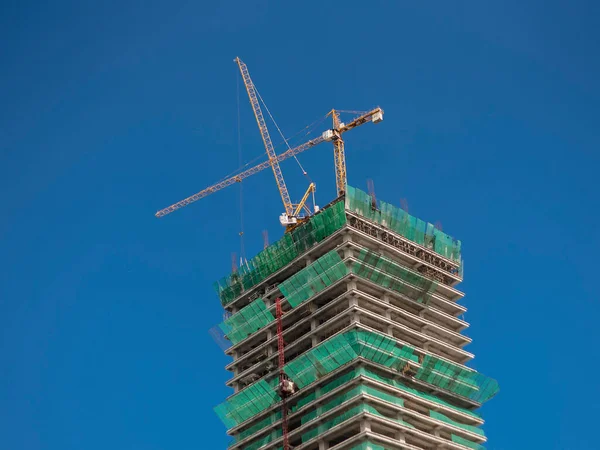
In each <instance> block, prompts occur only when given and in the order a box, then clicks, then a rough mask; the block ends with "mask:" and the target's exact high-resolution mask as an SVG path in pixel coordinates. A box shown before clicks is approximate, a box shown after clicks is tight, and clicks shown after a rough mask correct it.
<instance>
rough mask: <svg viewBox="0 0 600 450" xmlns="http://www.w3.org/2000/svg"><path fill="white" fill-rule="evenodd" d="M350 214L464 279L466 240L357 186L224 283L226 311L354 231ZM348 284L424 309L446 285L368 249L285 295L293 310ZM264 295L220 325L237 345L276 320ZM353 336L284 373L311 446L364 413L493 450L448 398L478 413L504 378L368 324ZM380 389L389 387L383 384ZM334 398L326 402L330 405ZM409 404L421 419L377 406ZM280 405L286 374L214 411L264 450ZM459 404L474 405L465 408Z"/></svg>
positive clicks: (276, 429) (311, 353)
mask: <svg viewBox="0 0 600 450" xmlns="http://www.w3.org/2000/svg"><path fill="white" fill-rule="evenodd" d="M347 214H350V215H352V214H354V215H357V216H360V217H362V218H364V219H366V220H368V221H371V222H373V223H374V224H377V225H379V226H381V227H383V228H386V229H388V230H391V231H392V232H394V233H397V234H398V235H400V236H402V237H403V238H405V239H407V240H410V241H412V242H414V243H415V244H418V245H421V246H423V247H424V248H426V249H429V250H430V251H434V252H435V253H437V254H439V255H441V256H442V257H444V258H447V259H448V260H451V261H453V262H454V263H458V265H459V273H460V270H461V269H462V267H463V263H462V259H461V253H460V252H461V243H460V241H458V240H455V239H453V238H452V237H450V236H448V235H447V234H445V233H443V232H441V231H440V230H439V229H437V228H435V227H434V226H433V225H431V224H429V223H426V222H424V221H422V220H420V219H416V218H414V217H413V216H410V215H409V214H408V213H406V211H404V210H402V209H400V208H397V207H395V206H393V205H391V204H388V203H385V202H379V203H378V204H375V203H373V202H372V199H371V197H370V196H369V195H368V194H366V193H365V192H362V191H360V190H358V189H355V188H352V187H350V186H348V188H347V191H346V195H345V198H344V200H343V201H336V202H334V203H333V204H331V205H330V206H329V207H327V208H325V209H323V210H322V211H320V212H319V213H318V214H316V215H315V216H313V217H311V218H310V219H309V220H308V221H307V222H305V223H303V224H302V225H300V226H298V227H297V228H295V229H294V230H293V231H292V232H290V233H288V234H286V235H284V236H283V238H282V239H280V240H279V241H277V242H276V243H274V244H273V245H271V246H269V247H267V248H266V249H265V250H263V251H262V252H260V253H259V254H258V255H256V256H255V257H254V258H252V259H251V260H250V261H248V263H247V264H245V265H243V266H242V267H241V268H240V269H239V270H238V271H237V272H235V273H232V274H231V275H229V276H227V277H224V278H223V279H221V280H220V281H219V282H217V283H215V288H216V290H217V292H218V293H219V297H220V299H221V303H222V304H223V305H224V306H226V305H228V304H229V303H231V302H232V301H233V300H235V299H236V298H237V297H239V295H240V294H241V293H243V292H244V291H247V290H249V289H252V288H253V287H255V286H256V285H258V284H259V283H261V282H263V281H264V280H265V279H266V278H268V277H270V276H271V275H273V274H275V273H277V272H278V271H280V270H281V269H282V268H284V267H285V266H287V265H288V264H290V263H291V262H292V261H293V260H295V259H296V258H298V257H300V256H301V255H303V254H304V253H306V251H307V250H309V249H310V248H311V247H313V246H315V245H316V244H318V243H319V242H321V241H323V240H324V239H325V238H327V237H328V236H331V235H333V234H334V233H336V232H337V231H339V230H341V229H342V228H344V227H345V226H346V224H347V223H348V222H347V221H348V216H347ZM429 255H432V253H431V252H430V253H429ZM448 264H449V266H448V267H455V266H451V263H450V262H448ZM349 276H350V277H354V278H356V279H359V280H360V279H362V280H366V281H369V282H371V283H373V284H376V285H378V286H381V287H382V288H385V289H386V290H389V291H393V292H396V293H399V294H401V295H402V296H403V297H404V298H405V299H409V300H412V301H414V302H418V303H421V304H423V305H428V304H429V303H430V302H431V301H432V299H433V298H434V296H436V294H435V292H436V290H437V289H438V284H437V282H436V281H434V280H432V279H431V278H428V277H426V276H424V275H423V274H422V273H419V272H417V271H414V270H412V269H409V268H407V267H404V266H402V265H400V264H398V263H396V262H395V261H393V260H392V259H390V258H387V257H385V256H383V255H382V254H380V253H377V252H374V251H372V250H366V249H360V248H359V249H358V251H356V250H354V251H353V253H352V254H351V255H348V254H346V257H345V258H342V257H341V256H340V252H338V251H337V250H331V251H329V252H328V253H325V254H324V255H322V256H321V257H319V258H317V259H316V260H315V261H313V262H312V263H311V264H309V265H308V266H307V267H305V268H303V269H302V270H300V271H298V272H296V273H295V274H294V275H293V276H291V277H289V278H287V279H286V280H285V281H283V282H281V283H280V284H279V285H278V289H279V291H280V292H281V294H282V295H283V296H284V299H285V301H287V303H288V305H289V307H290V308H292V310H293V309H295V308H298V306H300V305H302V304H304V303H306V302H307V301H309V300H311V299H312V298H314V297H315V296H316V295H317V294H319V293H321V292H323V291H324V290H326V289H327V288H329V287H331V286H333V285H334V284H336V283H337V282H339V281H341V280H342V279H344V278H346V277H349ZM336 292H337V291H336ZM259 295H260V293H256V294H255V295H254V296H253V300H251V302H250V303H249V304H248V305H246V306H245V307H243V308H242V309H240V310H239V311H238V312H236V313H235V314H232V315H231V316H229V317H228V318H227V319H225V320H224V321H223V322H222V323H221V324H219V325H218V326H217V327H215V328H216V329H217V328H218V330H220V332H222V333H223V334H224V335H225V336H226V338H227V340H228V341H229V342H231V343H232V344H233V345H236V344H238V343H240V342H242V341H244V340H245V339H247V338H248V337H249V336H251V335H252V334H254V333H257V332H259V331H260V330H263V329H264V328H266V327H268V326H270V325H272V324H273V323H274V322H275V316H274V314H273V313H272V312H271V311H270V310H269V307H268V306H267V303H265V301H263V299H262V298H256V297H258V296H259ZM349 328H352V329H350V330H349V331H344V332H340V333H338V334H336V335H334V336H333V337H330V338H328V339H327V340H325V341H323V342H321V343H319V344H318V345H315V344H314V343H313V347H312V348H310V349H309V350H307V351H306V352H304V353H301V354H300V355H298V356H295V355H294V356H293V359H292V360H291V361H288V362H287V364H285V366H284V367H283V370H284V372H285V374H286V376H287V377H289V379H290V380H291V381H293V382H294V384H295V385H296V387H297V388H298V390H299V392H298V393H297V394H296V395H294V397H293V399H291V403H290V404H291V405H292V406H291V410H290V413H292V414H294V415H295V416H294V417H295V418H294V420H295V421H296V422H295V423H296V424H299V425H295V426H296V427H297V426H302V427H303V429H302V431H299V433H301V434H300V435H299V437H300V439H301V441H302V443H306V442H308V441H310V440H312V439H314V438H315V437H317V436H318V435H319V434H321V433H323V432H325V431H327V430H329V429H330V428H331V427H334V426H336V425H338V424H341V423H342V422H345V421H346V420H350V419H352V418H355V417H356V416H358V415H361V414H370V415H375V416H378V417H382V418H385V419H387V420H392V421H395V422H396V423H398V424H400V425H402V426H404V427H408V428H414V427H415V426H414V425H413V424H411V423H409V422H413V420H411V419H410V417H409V416H411V414H420V415H421V416H424V414H427V415H426V416H424V417H428V418H429V419H428V420H431V419H433V420H435V421H438V422H442V423H445V424H448V425H449V426H451V427H454V428H451V429H452V430H454V431H452V432H448V433H447V434H446V436H447V437H448V436H449V437H448V439H451V440H452V442H455V443H456V444H460V445H463V446H467V447H469V448H472V449H475V450H483V449H484V447H482V446H481V445H480V444H478V443H476V442H473V441H471V440H469V439H467V437H469V436H472V434H471V435H470V434H469V433H474V434H475V435H478V436H480V437H482V438H483V437H484V433H483V431H482V430H481V428H479V426H477V425H473V424H479V423H481V419H480V416H479V415H478V413H476V412H474V411H472V410H471V409H468V408H465V407H462V406H458V405H456V404H452V403H450V402H449V401H447V400H445V399H450V400H451V399H452V397H453V396H455V395H456V396H459V397H462V398H463V400H465V401H470V402H472V403H471V404H473V405H474V406H475V405H476V404H479V405H480V404H482V403H484V402H486V401H488V400H489V399H491V398H492V397H493V396H495V395H496V393H497V392H498V390H499V388H498V383H497V382H496V381H495V380H493V379H491V378H488V377H485V376H484V375H482V374H480V373H478V372H476V371H475V370H473V369H469V368H467V367H465V366H462V365H460V364H455V363H453V362H451V361H449V360H445V359H443V358H440V357H437V356H435V355H432V354H428V353H426V352H425V351H423V350H416V349H415V348H413V347H411V346H410V345H403V344H402V343H399V342H398V341H396V340H395V339H394V338H392V337H390V336H388V335H385V334H383V333H381V332H376V331H371V330H372V329H368V330H367V329H365V327H364V326H362V325H360V324H358V325H356V326H355V327H349ZM346 330H348V328H347V329H346ZM358 361H361V362H360V363H359V362H358ZM363 364H366V365H363ZM377 366H381V367H379V368H377ZM334 372H335V373H334ZM263 373H264V372H263ZM325 377H328V378H329V381H328V382H327V384H325V385H323V386H321V385H320V382H321V380H322V379H323V378H325ZM331 377H334V378H331ZM358 377H361V381H356V379H357V378H358ZM256 378H258V376H256ZM357 383H358V384H357ZM365 383H366V384H365ZM377 383H379V384H381V386H377ZM386 387H388V388H393V389H395V390H396V391H401V392H402V393H403V394H401V395H402V396H401V397H399V396H398V395H397V394H396V395H392V394H390V393H389V392H388V391H386ZM334 391H335V392H334ZM434 393H435V394H434ZM404 394H405V395H404ZM326 395H327V398H324V396H326ZM406 398H409V399H412V400H413V401H419V402H420V405H421V408H420V409H419V411H418V412H415V411H414V410H412V409H409V410H408V411H411V412H410V413H409V414H408V416H405V415H404V413H400V414H395V415H390V413H389V407H383V408H380V407H379V406H378V405H379V403H378V402H379V401H382V402H385V403H387V404H389V405H388V406H390V405H391V406H394V407H398V408H401V409H400V411H402V408H404V407H405V405H404V402H405V399H406ZM321 399H322V400H321ZM280 402H281V397H280V396H279V393H278V375H277V374H275V373H274V372H270V373H268V374H267V375H266V376H264V377H263V378H262V379H259V380H258V381H254V382H253V383H252V384H250V385H249V386H247V387H246V388H244V389H242V390H240V391H238V392H237V393H235V394H233V395H232V396H230V397H229V398H228V399H227V400H226V401H224V402H223V403H221V404H220V405H218V406H217V407H215V412H216V413H217V415H218V416H219V417H220V418H221V420H222V421H223V422H224V423H225V425H226V426H227V427H228V428H230V429H231V428H238V427H239V428H238V429H237V430H235V432H234V433H233V434H234V436H235V437H234V439H235V442H240V441H242V440H249V441H250V443H249V444H244V445H243V448H244V450H257V449H259V448H261V447H263V446H264V445H266V444H269V443H271V442H274V441H276V440H277V439H279V438H280V437H281V436H282V431H281V430H282V429H281V426H280V424H281V420H282V413H281V411H277V410H275V409H273V410H272V411H270V412H268V411H269V410H270V409H271V408H273V407H275V406H276V405H277V404H279V403H280ZM385 403H384V404H385ZM457 403H459V404H461V405H464V404H466V403H464V402H461V401H457ZM424 404H425V405H426V406H425V408H428V409H425V411H427V412H426V413H423V412H422V411H423V406H424ZM265 414H266V415H265ZM262 415H264V417H261V418H260V420H258V421H256V420H254V421H253V418H256V419H258V417H257V416H262ZM407 417H408V418H407ZM411 417H412V416H411ZM469 418H470V420H469ZM407 420H408V421H407ZM463 421H464V422H468V423H463ZM417 425H418V423H417ZM457 429H460V430H463V431H464V432H465V436H466V437H465V436H461V435H460V434H461V432H460V431H458V430H457ZM456 433H458V434H456ZM297 438H298V436H296V439H297ZM475 440H476V439H475ZM368 449H372V450H385V447H383V446H381V445H379V444H374V443H373V442H369V441H363V442H361V443H359V444H357V445H356V446H355V447H353V449H352V450H368Z"/></svg>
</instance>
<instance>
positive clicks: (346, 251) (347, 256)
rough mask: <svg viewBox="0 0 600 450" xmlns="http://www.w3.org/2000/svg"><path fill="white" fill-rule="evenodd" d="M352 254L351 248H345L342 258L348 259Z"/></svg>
mask: <svg viewBox="0 0 600 450" xmlns="http://www.w3.org/2000/svg"><path fill="white" fill-rule="evenodd" d="M353 254H354V252H353V251H352V249H351V248H345V249H344V258H349V257H350V256H352V255H353Z"/></svg>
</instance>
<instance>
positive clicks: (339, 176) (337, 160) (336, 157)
mask: <svg viewBox="0 0 600 450" xmlns="http://www.w3.org/2000/svg"><path fill="white" fill-rule="evenodd" d="M330 114H331V117H332V118H333V129H334V133H335V134H334V136H335V137H334V139H333V162H334V166H335V187H336V189H337V195H338V196H342V195H344V192H346V157H345V155H344V140H343V139H342V134H341V133H340V132H339V130H338V129H339V128H340V124H341V122H340V115H339V113H338V112H337V111H336V110H335V109H332V110H331V113H330Z"/></svg>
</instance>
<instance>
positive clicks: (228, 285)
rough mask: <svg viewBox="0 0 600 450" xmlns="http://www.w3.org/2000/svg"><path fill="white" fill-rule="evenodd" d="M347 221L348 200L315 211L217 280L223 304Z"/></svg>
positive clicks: (277, 269)
mask: <svg viewBox="0 0 600 450" xmlns="http://www.w3.org/2000/svg"><path fill="white" fill-rule="evenodd" d="M345 224H346V214H345V212H344V203H343V202H341V201H338V202H336V203H334V204H333V205H331V206H330V207H328V208H324V209H323V210H322V211H320V212H319V213H318V214H315V215H314V216H313V217H311V218H310V220H308V221H307V222H305V223H303V224H302V225H299V226H298V227H296V228H295V229H294V230H293V231H292V232H291V233H286V234H285V235H284V236H283V237H282V238H281V239H280V240H279V241H277V242H275V243H274V244H272V245H270V246H269V247H267V248H266V249H264V250H263V251H261V252H260V253H258V255H256V256H255V257H254V258H252V259H250V260H249V261H248V262H247V263H245V264H244V265H242V266H241V267H240V268H239V269H238V271H236V272H234V273H232V274H231V275H228V276H226V277H224V278H222V279H221V280H219V281H217V282H216V283H215V284H214V287H215V290H216V291H217V293H218V295H219V298H220V300H221V304H222V305H227V304H229V303H231V302H232V301H233V300H235V299H236V298H237V297H238V296H239V295H240V294H241V293H242V292H243V291H245V290H248V289H251V288H252V287H254V286H256V285H257V284H258V283H260V282H261V281H263V280H265V279H266V278H267V277H269V276H270V275H272V274H274V273H275V272H277V271H279V270H280V269H282V268H283V267H285V266H286V265H287V264H289V263H290V262H292V261H293V260H294V259H296V258H297V257H298V256H300V255H301V254H303V253H304V252H306V251H307V250H308V249H309V248H311V247H312V246H313V245H315V244H317V243H319V242H321V241H322V240H323V239H325V238H326V237H328V236H330V235H332V234H333V233H335V232H336V231H337V230H339V229H341V228H342V227H343V226H344V225H345Z"/></svg>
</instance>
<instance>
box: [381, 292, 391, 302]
mask: <svg viewBox="0 0 600 450" xmlns="http://www.w3.org/2000/svg"><path fill="white" fill-rule="evenodd" d="M381 300H383V301H384V302H386V303H389V302H390V295H389V294H387V293H385V294H383V296H382V297H381Z"/></svg>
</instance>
